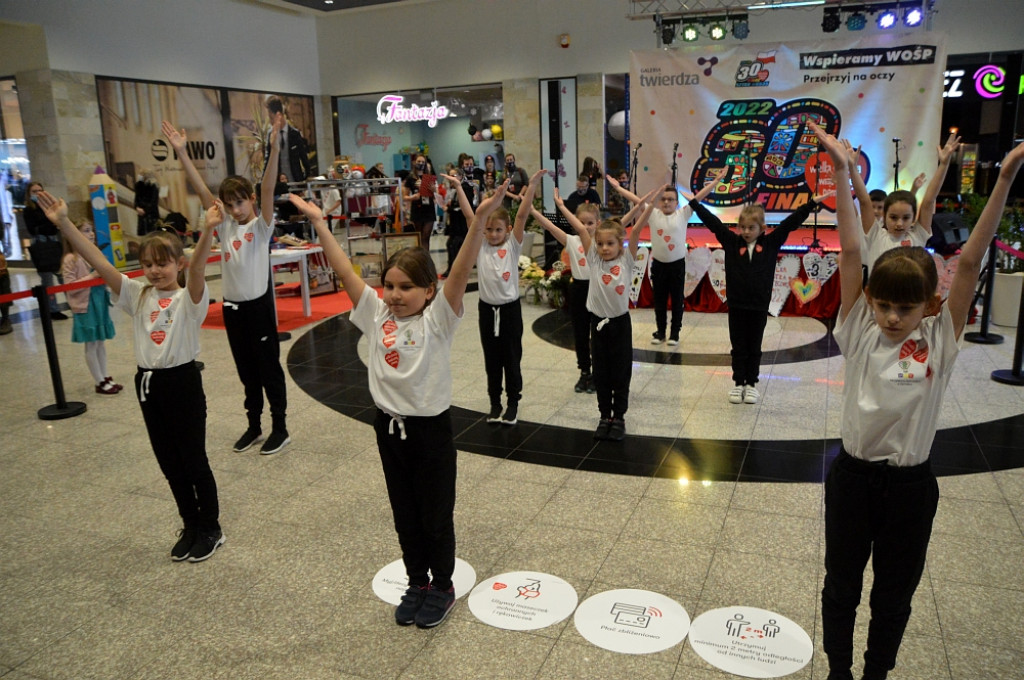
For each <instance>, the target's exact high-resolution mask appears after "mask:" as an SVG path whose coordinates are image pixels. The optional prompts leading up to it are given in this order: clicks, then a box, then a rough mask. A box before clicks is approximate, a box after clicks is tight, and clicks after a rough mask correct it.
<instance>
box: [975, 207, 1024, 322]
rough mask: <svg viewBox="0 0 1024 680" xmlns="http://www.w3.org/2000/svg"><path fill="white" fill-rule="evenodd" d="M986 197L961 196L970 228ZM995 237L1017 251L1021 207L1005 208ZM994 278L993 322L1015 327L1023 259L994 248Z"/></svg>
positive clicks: (1023, 220)
mask: <svg viewBox="0 0 1024 680" xmlns="http://www.w3.org/2000/svg"><path fill="white" fill-rule="evenodd" d="M987 202H988V198H987V197H985V196H979V195H978V194H968V195H966V196H965V197H964V211H963V218H964V222H966V223H967V225H968V226H970V227H971V228H972V229H973V228H974V225H975V224H976V223H977V221H978V218H979V217H980V216H981V211H982V210H983V209H984V208H985V203H987ZM996 239H997V240H999V241H1000V242H1002V243H1003V244H1005V245H1007V246H1009V247H1010V248H1012V249H1014V250H1017V251H1020V250H1021V245H1022V243H1024V210H1022V209H1021V208H1019V207H1014V208H1008V209H1007V210H1005V211H1004V212H1003V215H1002V217H1001V218H1000V220H999V228H998V229H997V230H996ZM995 266H996V272H995V281H994V283H993V285H992V309H991V319H992V323H994V324H998V325H1000V326H1016V325H1017V317H1018V315H1019V313H1020V296H1021V285H1022V283H1024V260H1022V259H1021V258H1019V257H1016V256H1015V255H1013V254H1012V253H1008V252H1006V251H1005V250H997V251H996V263H995Z"/></svg>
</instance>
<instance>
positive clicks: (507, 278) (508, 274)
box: [501, 272, 512, 281]
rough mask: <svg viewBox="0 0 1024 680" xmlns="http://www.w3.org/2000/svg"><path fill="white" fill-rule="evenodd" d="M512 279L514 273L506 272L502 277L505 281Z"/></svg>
mask: <svg viewBox="0 0 1024 680" xmlns="http://www.w3.org/2000/svg"><path fill="white" fill-rule="evenodd" d="M511 277H512V272H505V273H503V274H502V275H501V278H502V279H504V280H505V281H508V280H509V278H511Z"/></svg>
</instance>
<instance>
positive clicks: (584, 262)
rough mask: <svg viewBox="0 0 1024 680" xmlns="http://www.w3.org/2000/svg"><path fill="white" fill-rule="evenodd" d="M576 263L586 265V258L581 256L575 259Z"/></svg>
mask: <svg viewBox="0 0 1024 680" xmlns="http://www.w3.org/2000/svg"><path fill="white" fill-rule="evenodd" d="M576 264H578V265H579V266H581V267H586V266H587V258H585V257H581V258H580V259H578V260H576Z"/></svg>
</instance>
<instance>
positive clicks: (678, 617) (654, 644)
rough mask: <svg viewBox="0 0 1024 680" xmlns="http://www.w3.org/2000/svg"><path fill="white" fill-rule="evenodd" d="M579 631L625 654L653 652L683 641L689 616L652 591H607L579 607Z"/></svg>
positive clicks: (675, 603)
mask: <svg viewBox="0 0 1024 680" xmlns="http://www.w3.org/2000/svg"><path fill="white" fill-rule="evenodd" d="M574 619H575V622H576V630H578V631H579V632H580V635H582V636H583V637H585V638H586V639H587V640H589V641H590V642H592V643H593V644H595V645H597V646H598V647H601V648H603V649H607V650H609V651H612V652H621V653H623V654H652V653H654V652H660V651H662V650H664V649H668V648H669V647H673V646H675V645H677V644H679V643H680V642H682V641H683V638H685V637H686V632H687V631H688V630H689V629H690V615H689V614H687V613H686V610H685V609H683V607H682V605H680V604H679V603H678V602H676V601H675V600H670V599H669V598H667V597H665V596H664V595H661V594H659V593H652V592H651V591H649V590H630V589H625V590H608V591H605V592H603V593H598V594H597V595H594V596H593V597H588V598H587V599H586V600H585V601H584V602H583V604H581V605H580V606H579V607H578V608H577V609H576V616H575V617H574Z"/></svg>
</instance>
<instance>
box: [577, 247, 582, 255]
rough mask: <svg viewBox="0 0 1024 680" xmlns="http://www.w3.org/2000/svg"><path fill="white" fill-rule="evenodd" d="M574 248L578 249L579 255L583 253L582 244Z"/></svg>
mask: <svg viewBox="0 0 1024 680" xmlns="http://www.w3.org/2000/svg"><path fill="white" fill-rule="evenodd" d="M576 250H577V251H579V254H580V255H582V254H583V246H578V247H577V248H576Z"/></svg>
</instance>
